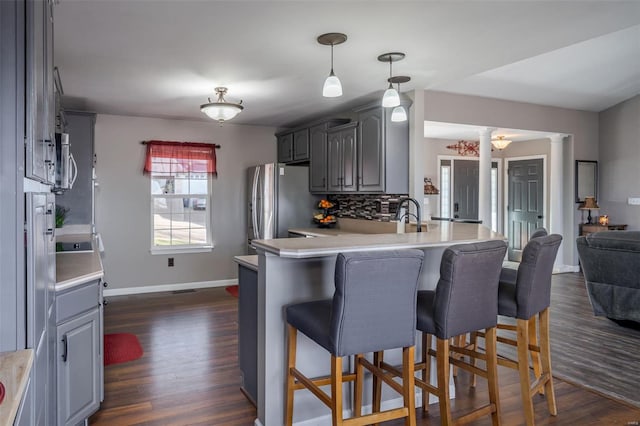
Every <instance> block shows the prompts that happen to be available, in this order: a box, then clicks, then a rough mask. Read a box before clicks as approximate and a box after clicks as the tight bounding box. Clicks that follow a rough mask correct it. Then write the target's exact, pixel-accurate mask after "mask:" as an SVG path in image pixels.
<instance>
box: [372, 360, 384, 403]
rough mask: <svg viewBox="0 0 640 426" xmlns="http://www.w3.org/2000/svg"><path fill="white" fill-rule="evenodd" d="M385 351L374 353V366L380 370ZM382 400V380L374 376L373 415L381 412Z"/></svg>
mask: <svg viewBox="0 0 640 426" xmlns="http://www.w3.org/2000/svg"><path fill="white" fill-rule="evenodd" d="M383 354H384V352H383V351H379V352H374V353H373V365H375V366H376V367H378V368H380V365H381V364H382V360H383ZM381 399H382V380H381V379H380V378H379V377H378V376H377V375H375V374H373V407H372V413H379V412H380V400H381Z"/></svg>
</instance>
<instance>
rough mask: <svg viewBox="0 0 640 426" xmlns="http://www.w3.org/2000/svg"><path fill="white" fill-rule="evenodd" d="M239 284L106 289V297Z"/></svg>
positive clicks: (209, 282) (228, 282) (232, 280)
mask: <svg viewBox="0 0 640 426" xmlns="http://www.w3.org/2000/svg"><path fill="white" fill-rule="evenodd" d="M236 284H238V280H237V279H230V280H217V281H200V282H192V283H180V284H161V285H146V286H140V287H126V288H106V289H105V290H104V296H105V297H106V296H125V295H130V294H143V293H158V292H162V291H176V290H192V289H197V288H210V287H226V286H230V285H236Z"/></svg>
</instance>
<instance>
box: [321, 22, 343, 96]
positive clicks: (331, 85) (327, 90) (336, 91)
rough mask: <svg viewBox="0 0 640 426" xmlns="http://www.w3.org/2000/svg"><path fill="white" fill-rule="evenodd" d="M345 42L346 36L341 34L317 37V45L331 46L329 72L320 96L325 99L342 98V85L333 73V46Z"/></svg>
mask: <svg viewBox="0 0 640 426" xmlns="http://www.w3.org/2000/svg"><path fill="white" fill-rule="evenodd" d="M345 41H347V36H346V35H345V34H342V33H327V34H322V35H321V36H318V43H320V44H323V45H325V46H331V72H330V73H329V76H328V77H327V79H326V80H325V81H324V86H323V87H322V96H324V97H325V98H337V97H338V96H342V84H341V83H340V79H339V78H338V77H337V76H336V75H335V74H334V72H333V46H334V45H336V44H342V43H344V42H345Z"/></svg>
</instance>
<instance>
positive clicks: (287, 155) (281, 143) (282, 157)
mask: <svg viewBox="0 0 640 426" xmlns="http://www.w3.org/2000/svg"><path fill="white" fill-rule="evenodd" d="M276 137H277V138H278V163H289V162H291V161H293V133H284V134H279V135H276Z"/></svg>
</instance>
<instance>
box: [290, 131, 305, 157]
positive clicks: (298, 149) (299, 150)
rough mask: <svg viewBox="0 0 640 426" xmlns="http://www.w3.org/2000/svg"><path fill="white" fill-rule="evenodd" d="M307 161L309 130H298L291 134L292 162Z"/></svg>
mask: <svg viewBox="0 0 640 426" xmlns="http://www.w3.org/2000/svg"><path fill="white" fill-rule="evenodd" d="M308 159H309V129H304V130H298V131H297V132H295V133H294V134H293V161H304V160H308Z"/></svg>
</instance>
